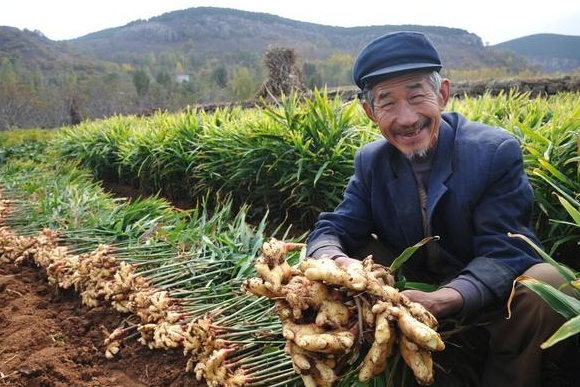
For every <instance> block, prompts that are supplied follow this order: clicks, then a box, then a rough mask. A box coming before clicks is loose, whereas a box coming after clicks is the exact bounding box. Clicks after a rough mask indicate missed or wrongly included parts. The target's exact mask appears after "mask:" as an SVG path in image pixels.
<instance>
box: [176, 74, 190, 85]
mask: <svg viewBox="0 0 580 387" xmlns="http://www.w3.org/2000/svg"><path fill="white" fill-rule="evenodd" d="M175 82H177V83H187V82H189V74H177V75H176V76H175Z"/></svg>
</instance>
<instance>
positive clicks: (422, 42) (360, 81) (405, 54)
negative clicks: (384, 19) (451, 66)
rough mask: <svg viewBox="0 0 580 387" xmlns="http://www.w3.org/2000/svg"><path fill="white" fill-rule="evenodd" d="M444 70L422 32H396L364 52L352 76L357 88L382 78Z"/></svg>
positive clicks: (371, 43) (437, 54)
mask: <svg viewBox="0 0 580 387" xmlns="http://www.w3.org/2000/svg"><path fill="white" fill-rule="evenodd" d="M422 69H425V70H436V71H439V70H441V58H440V57H439V53H438V52H437V49H435V47H434V46H433V43H431V41H430V40H429V39H427V37H426V36H425V35H423V34H422V33H420V32H407V31H401V32H393V33H390V34H386V35H383V36H381V37H379V38H377V39H375V40H373V41H372V42H370V43H369V44H368V45H367V46H366V47H365V48H363V49H362V51H361V52H360V54H359V55H358V57H357V58H356V60H355V62H354V66H353V69H352V76H353V78H354V82H355V83H356V85H357V86H358V87H360V88H361V90H362V89H364V86H365V85H366V84H368V83H370V82H373V81H377V80H379V79H382V78H388V77H390V76H393V75H396V74H400V73H405V72H409V71H414V70H422Z"/></svg>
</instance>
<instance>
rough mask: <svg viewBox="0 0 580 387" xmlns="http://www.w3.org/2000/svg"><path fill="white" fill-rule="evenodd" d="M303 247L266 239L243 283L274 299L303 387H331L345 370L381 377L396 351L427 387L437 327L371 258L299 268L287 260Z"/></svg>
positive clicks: (309, 262)
mask: <svg viewBox="0 0 580 387" xmlns="http://www.w3.org/2000/svg"><path fill="white" fill-rule="evenodd" d="M298 247H301V245H297V244H288V243H285V242H282V241H278V240H275V239H272V240H271V241H270V242H268V243H265V244H264V246H263V249H262V253H263V254H262V256H260V257H259V258H258V259H257V260H256V262H255V269H256V272H257V273H258V275H259V277H257V278H251V279H249V280H246V281H245V282H244V285H243V288H244V290H245V291H246V292H249V293H252V294H254V295H257V296H265V297H268V298H270V299H272V300H274V302H275V304H276V310H277V314H278V316H279V318H280V320H281V322H282V333H283V336H284V338H285V339H286V352H287V353H288V354H289V355H290V357H291V358H292V364H293V366H294V370H295V371H296V372H297V373H299V374H300V375H301V377H302V379H303V381H304V384H305V386H307V387H316V386H317V387H329V386H331V385H332V384H333V383H334V382H335V381H336V380H337V379H338V375H339V373H340V371H341V369H343V368H344V367H345V365H346V364H353V363H356V358H357V356H358V353H359V352H360V351H361V346H363V344H366V346H370V348H369V349H368V352H367V353H366V356H365V357H364V359H363V360H362V362H360V364H359V374H358V376H359V380H360V381H363V382H364V381H368V380H370V379H371V378H373V377H374V376H376V375H379V374H381V373H382V372H383V371H384V370H385V368H386V366H387V361H388V359H389V358H390V357H391V356H392V355H393V354H394V353H395V351H397V349H398V350H399V352H400V354H401V356H402V357H403V359H404V360H405V362H406V364H407V365H408V366H409V368H411V370H412V371H413V373H414V375H415V378H416V380H417V382H418V383H419V384H421V385H429V384H431V383H433V381H434V379H433V361H432V357H431V352H432V351H442V350H443V349H444V348H445V345H444V343H443V341H442V340H441V337H440V336H439V334H438V333H437V331H436V330H437V320H436V319H435V317H433V315H431V313H429V312H428V311H427V310H426V309H425V308H424V307H423V306H422V305H420V304H418V303H414V302H411V301H409V299H407V298H406V297H405V296H404V295H403V294H402V293H400V292H399V291H398V290H397V289H396V288H395V287H394V279H393V276H392V275H391V274H390V273H389V271H388V269H386V268H384V267H382V266H380V265H376V264H374V262H373V261H372V258H371V257H368V258H366V259H365V260H364V261H362V262H361V263H360V264H353V265H349V266H348V267H346V268H345V267H340V266H338V265H337V264H336V263H335V262H334V260H332V259H328V258H322V259H306V260H304V261H302V262H301V263H300V264H299V265H298V267H297V268H294V267H291V266H290V265H289V264H288V262H287V261H286V254H287V252H288V251H290V250H292V249H294V248H298Z"/></svg>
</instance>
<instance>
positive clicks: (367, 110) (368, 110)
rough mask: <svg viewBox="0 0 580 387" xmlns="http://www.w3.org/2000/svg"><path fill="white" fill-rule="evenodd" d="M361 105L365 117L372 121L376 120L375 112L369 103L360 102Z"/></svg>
mask: <svg viewBox="0 0 580 387" xmlns="http://www.w3.org/2000/svg"><path fill="white" fill-rule="evenodd" d="M362 107H363V109H364V110H365V113H366V114H367V117H368V118H369V119H370V120H371V121H372V122H374V123H376V122H377V120H376V119H375V113H374V111H373V109H372V108H371V105H369V103H368V102H367V101H364V100H363V102H362Z"/></svg>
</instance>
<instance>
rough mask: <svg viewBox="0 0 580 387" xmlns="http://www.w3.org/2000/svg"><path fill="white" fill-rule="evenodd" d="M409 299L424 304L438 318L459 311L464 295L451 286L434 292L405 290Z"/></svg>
mask: <svg viewBox="0 0 580 387" xmlns="http://www.w3.org/2000/svg"><path fill="white" fill-rule="evenodd" d="M402 294H404V295H405V296H406V297H407V298H408V299H409V300H411V301H413V302H418V303H419V304H421V305H423V306H424V307H425V308H426V309H427V310H428V311H429V312H431V313H432V314H433V316H435V317H436V318H437V319H439V318H442V317H446V316H449V315H452V314H454V313H457V312H459V311H460V310H461V308H463V297H462V296H461V294H460V293H459V292H458V291H457V290H455V289H451V288H441V289H437V290H435V291H434V292H422V291H420V290H405V291H403V292H402Z"/></svg>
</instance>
